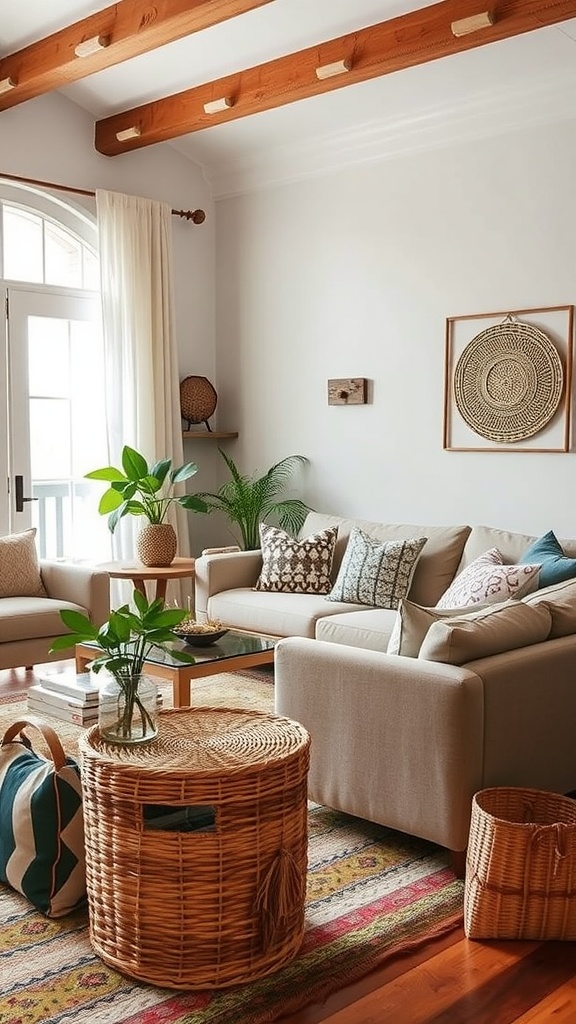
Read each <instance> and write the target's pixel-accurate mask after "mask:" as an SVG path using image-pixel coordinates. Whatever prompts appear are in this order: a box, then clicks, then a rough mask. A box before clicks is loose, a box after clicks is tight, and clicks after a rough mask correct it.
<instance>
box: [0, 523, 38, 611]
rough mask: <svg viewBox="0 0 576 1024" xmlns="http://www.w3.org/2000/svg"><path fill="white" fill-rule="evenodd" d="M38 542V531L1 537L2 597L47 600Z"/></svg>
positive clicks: (0, 581) (0, 585)
mask: <svg viewBox="0 0 576 1024" xmlns="http://www.w3.org/2000/svg"><path fill="white" fill-rule="evenodd" d="M35 538H36V530H26V531H25V532H24V533H11V534H9V535H8V536H6V537H0V597H46V591H45V589H44V584H43V583H42V577H41V576H40V567H39V565H38V554H37V551H36V540H35Z"/></svg>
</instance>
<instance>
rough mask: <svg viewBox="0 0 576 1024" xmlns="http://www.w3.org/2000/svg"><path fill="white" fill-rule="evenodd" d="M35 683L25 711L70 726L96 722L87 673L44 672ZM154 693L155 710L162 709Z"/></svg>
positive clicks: (94, 688)
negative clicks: (156, 702)
mask: <svg viewBox="0 0 576 1024" xmlns="http://www.w3.org/2000/svg"><path fill="white" fill-rule="evenodd" d="M38 680H39V681H38V682H37V683H34V684H33V685H32V686H29V687H28V711H32V712H33V713H34V714H40V715H52V716H53V717H54V718H61V719H63V720H64V721H65V722H72V723H73V724H74V725H84V726H88V725H94V724H95V723H96V722H97V721H98V698H99V692H100V691H99V689H98V683H97V682H96V681H95V679H94V676H92V675H91V674H90V673H89V672H84V673H82V674H81V675H77V674H76V672H75V670H74V669H73V668H59V669H57V668H54V669H45V670H44V671H43V672H40V673H39V674H38ZM162 703H163V700H162V693H161V692H160V690H159V691H158V708H161V707H162Z"/></svg>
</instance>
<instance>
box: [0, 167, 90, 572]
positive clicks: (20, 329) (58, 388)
mask: <svg viewBox="0 0 576 1024" xmlns="http://www.w3.org/2000/svg"><path fill="white" fill-rule="evenodd" d="M0 287H1V288H2V290H3V293H4V299H5V301H4V308H5V317H6V319H5V330H4V332H3V344H4V353H3V355H4V358H3V360H2V364H3V370H0V375H1V376H0V383H1V387H2V391H3V397H4V398H5V403H4V408H5V409H6V420H5V428H6V429H5V431H4V432H3V433H4V435H5V437H4V441H3V444H2V445H1V450H0V470H1V469H3V468H4V466H5V468H6V473H5V474H3V476H4V479H7V480H8V481H9V488H8V493H7V494H6V495H5V496H4V495H2V498H0V527H1V528H2V532H4V533H5V532H20V531H21V530H23V529H26V528H27V527H29V526H36V527H37V530H38V535H37V540H38V548H39V551H40V554H41V555H42V556H43V557H48V558H61V557H66V558H78V559H82V558H90V559H93V558H108V557H110V544H109V537H108V535H107V530H106V525H105V520H104V521H103V520H102V519H101V517H100V516H99V515H98V511H97V509H98V499H99V494H100V491H101V488H98V487H96V486H95V485H94V484H93V483H90V482H89V481H87V480H85V479H84V474H85V473H86V472H88V471H89V470H90V469H94V468H95V467H97V466H100V465H106V464H107V461H108V458H107V443H106V417H105V393H104V361H103V345H102V333H101V327H100V299H99V265H98V247H97V231H96V225H95V219H94V217H91V216H90V215H89V214H88V213H87V212H85V211H83V210H82V209H81V208H79V207H76V206H73V205H72V204H70V203H65V202H62V200H60V199H59V198H55V197H53V196H50V195H48V194H46V193H43V192H41V191H40V190H38V189H35V188H31V187H28V186H20V185H13V184H11V183H10V184H8V183H3V182H2V179H1V178H0Z"/></svg>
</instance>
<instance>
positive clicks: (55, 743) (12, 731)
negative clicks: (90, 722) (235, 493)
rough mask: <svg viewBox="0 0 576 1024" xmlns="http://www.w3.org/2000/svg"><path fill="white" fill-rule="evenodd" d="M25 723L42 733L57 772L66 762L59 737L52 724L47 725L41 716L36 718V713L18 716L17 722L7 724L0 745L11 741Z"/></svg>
mask: <svg viewBox="0 0 576 1024" xmlns="http://www.w3.org/2000/svg"><path fill="white" fill-rule="evenodd" d="M27 725H31V726H32V727H33V728H34V729H38V731H39V732H41V733H42V735H43V737H44V739H45V740H46V743H47V745H48V749H49V750H50V755H51V757H52V760H53V761H54V767H55V769H56V771H57V772H58V771H60V769H61V768H63V767H64V765H65V764H66V754H65V753H64V748H63V747H62V744H61V742H60V739H59V738H58V735H57V733H56V732H54V729H53V728H52V726H51V725H47V723H46V722H44V721H43V720H42V719H41V718H37V717H36V715H29V716H28V717H27V718H20V719H19V720H18V721H17V722H13V723H12V725H9V726H8V728H7V729H6V732H5V733H4V737H3V739H2V744H1V746H5V745H6V744H7V743H11V742H12V740H13V739H14V737H15V736H17V735H18V733H20V732H22V730H23V729H24V728H25V727H26V726H27Z"/></svg>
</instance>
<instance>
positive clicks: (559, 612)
mask: <svg viewBox="0 0 576 1024" xmlns="http://www.w3.org/2000/svg"><path fill="white" fill-rule="evenodd" d="M522 600H523V601H524V602H525V604H530V605H540V604H546V605H547V607H548V608H549V609H550V614H551V616H552V629H551V630H550V636H549V637H548V639H549V640H556V639H557V638H558V637H560V636H572V634H573V633H576V580H564V581H563V582H562V583H551V584H550V586H549V587H544V588H543V589H542V590H537V591H536V592H535V593H534V594H528V596H527V597H523V598H522Z"/></svg>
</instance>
